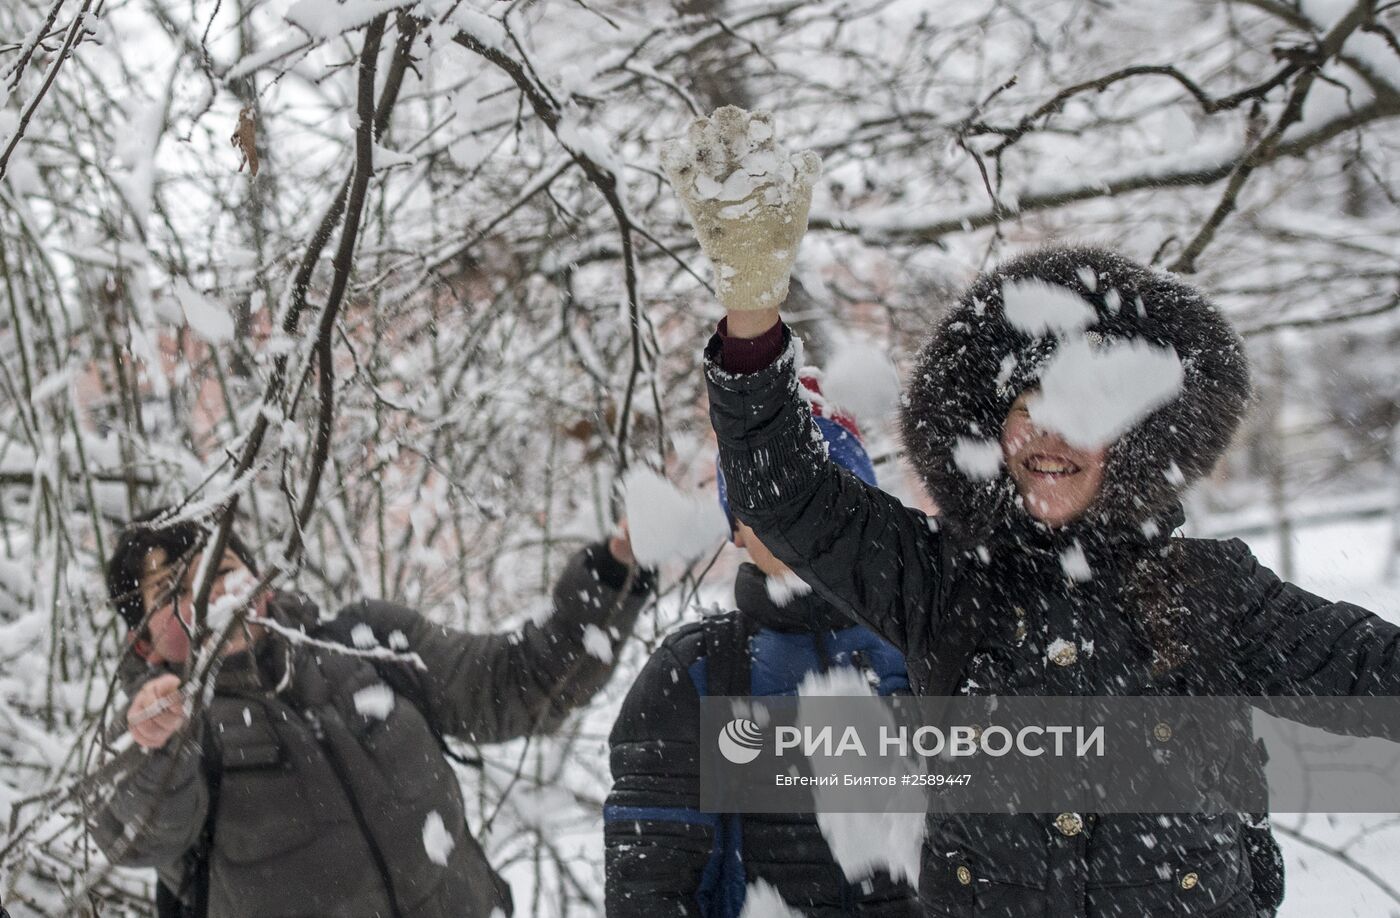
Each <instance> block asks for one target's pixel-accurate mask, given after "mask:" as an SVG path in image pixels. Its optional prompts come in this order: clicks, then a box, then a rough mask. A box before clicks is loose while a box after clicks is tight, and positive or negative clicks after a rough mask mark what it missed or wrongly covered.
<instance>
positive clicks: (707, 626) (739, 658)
mask: <svg viewBox="0 0 1400 918" xmlns="http://www.w3.org/2000/svg"><path fill="white" fill-rule="evenodd" d="M703 627H704V630H705V661H706V662H705V683H706V684H705V694H706V695H747V694H748V693H749V688H750V681H749V663H750V660H749V629H748V625H747V623H746V622H745V621H744V617H743V616H742V615H740V614H739V613H737V612H730V613H727V614H725V615H711V616H708V617H706V618H705V620H704V622H703Z"/></svg>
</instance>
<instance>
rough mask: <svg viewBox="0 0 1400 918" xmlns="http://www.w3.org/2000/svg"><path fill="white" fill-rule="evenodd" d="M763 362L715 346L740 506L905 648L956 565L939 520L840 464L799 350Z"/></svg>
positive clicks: (929, 628) (782, 556) (915, 641)
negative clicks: (741, 360)
mask: <svg viewBox="0 0 1400 918" xmlns="http://www.w3.org/2000/svg"><path fill="white" fill-rule="evenodd" d="M784 334H785V335H786V337H787V347H786V349H785V350H784V352H783V354H782V356H781V357H779V358H778V360H776V361H775V362H774V363H773V364H771V365H770V366H768V367H766V368H765V369H762V370H759V371H758V372H756V373H746V374H733V373H727V372H725V371H724V370H723V369H721V368H720V366H719V363H718V356H719V348H720V340H719V337H718V336H715V337H714V338H711V340H710V344H709V346H708V347H707V348H706V350H705V373H706V378H707V382H708V384H709V395H710V421H711V423H712V424H713V426H714V429H715V435H716V437H717V438H718V440H719V457H720V458H719V461H720V468H721V470H722V471H723V472H724V478H725V485H726V487H727V488H728V494H729V506H730V510H731V511H732V512H733V513H734V515H735V516H736V517H738V518H739V519H740V520H742V521H743V522H745V523H748V524H749V525H750V526H752V527H753V530H754V532H755V533H756V534H757V535H758V537H759V539H760V540H762V542H763V544H764V545H765V546H766V547H767V548H768V549H769V550H770V551H772V552H773V554H774V555H775V556H777V558H778V559H779V560H781V561H783V562H784V563H785V564H787V565H788V566H789V567H790V568H792V569H793V571H794V572H795V573H796V574H797V575H798V576H799V577H801V578H802V579H803V580H805V581H806V582H807V583H808V584H809V585H810V586H811V587H812V588H813V590H815V591H816V592H817V593H818V594H820V595H821V596H822V598H824V599H825V600H827V601H828V602H830V603H831V604H832V605H834V606H836V607H837V608H839V609H841V610H842V611H843V612H845V613H846V614H847V615H850V616H852V617H854V618H856V619H858V620H859V621H861V622H863V623H864V624H866V625H868V626H870V627H871V628H872V629H874V630H875V631H876V632H878V633H879V634H880V635H882V636H883V637H885V638H886V639H887V640H889V641H890V643H892V644H894V645H895V646H896V647H898V648H899V649H900V651H901V652H903V653H905V654H910V653H911V652H912V651H913V649H915V648H917V647H918V646H920V645H921V644H922V643H923V642H924V640H926V638H925V635H927V634H928V633H930V632H933V631H935V630H936V629H937V626H938V621H937V617H938V615H939V614H940V607H941V603H940V602H939V601H938V599H939V596H940V594H941V592H942V587H943V569H944V568H945V566H946V564H945V561H944V555H943V552H942V545H941V544H940V539H939V537H938V535H937V533H936V532H935V531H934V530H935V525H936V524H935V523H934V522H933V521H932V520H930V519H929V518H928V517H927V516H925V515H924V514H923V513H921V512H919V511H918V510H914V509H912V508H909V507H906V506H904V505H903V504H901V503H900V502H899V501H898V500H897V499H895V498H894V497H892V496H891V495H889V494H886V493H885V492H883V491H881V490H879V489H878V488H874V487H871V486H869V485H867V484H865V482H863V481H861V480H860V479H859V478H857V477H855V476H854V475H852V474H851V473H850V472H848V471H846V470H845V469H843V468H841V467H840V466H838V465H836V464H835V463H833V462H832V461H831V460H830V459H829V458H828V457H827V455H826V449H825V442H824V441H823V440H822V438H821V435H820V434H819V433H818V432H817V429H816V426H815V425H814V424H813V422H812V415H811V409H810V408H809V407H808V405H807V403H806V402H805V401H803V400H802V399H801V398H800V397H799V395H798V383H797V375H796V372H795V369H794V367H795V363H796V349H795V347H794V346H793V342H792V337H791V333H790V332H787V331H785V332H784Z"/></svg>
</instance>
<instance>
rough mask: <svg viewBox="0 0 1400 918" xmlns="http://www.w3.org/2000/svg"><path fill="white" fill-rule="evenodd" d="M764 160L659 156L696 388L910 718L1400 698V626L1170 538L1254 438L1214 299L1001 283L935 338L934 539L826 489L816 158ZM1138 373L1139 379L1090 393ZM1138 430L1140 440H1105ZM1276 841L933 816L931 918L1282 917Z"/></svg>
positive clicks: (1224, 828) (1164, 820)
mask: <svg viewBox="0 0 1400 918" xmlns="http://www.w3.org/2000/svg"><path fill="white" fill-rule="evenodd" d="M773 136H774V130H773V125H772V121H771V118H770V117H769V116H767V115H765V114H762V113H757V114H753V115H750V114H749V113H747V112H743V111H741V110H739V109H735V108H732V107H731V108H725V109H721V110H719V111H717V112H716V113H715V115H714V116H713V117H712V118H702V119H697V120H696V121H695V122H694V123H693V124H692V126H691V128H690V131H689V133H688V135H687V137H686V138H685V139H684V140H681V141H676V142H674V143H672V144H671V145H669V146H668V147H666V148H665V149H664V150H663V152H662V163H663V166H664V167H665V169H666V171H667V173H668V175H669V177H670V179H671V181H672V183H673V184H674V186H675V188H676V190H677V193H678V195H679V196H680V198H681V200H682V202H683V204H684V205H685V207H686V209H687V211H688V212H689V214H690V216H691V219H692V222H693V223H694V224H695V227H696V232H697V236H698V237H699V239H700V242H701V246H702V248H703V249H704V251H705V252H706V254H707V255H708V256H709V257H710V258H711V260H712V261H713V262H714V263H715V265H716V272H715V273H716V279H717V281H718V294H719V297H720V300H721V301H722V303H723V304H724V306H725V308H726V317H725V319H724V320H723V321H722V322H721V323H720V325H719V328H718V330H717V332H716V334H715V335H714V336H713V337H712V338H711V339H710V341H709V343H708V345H707V347H706V348H705V353H704V365H705V374H706V379H707V382H708V387H709V398H710V415H711V421H712V424H713V426H714V428H715V432H716V434H717V436H718V440H719V447H720V466H721V469H722V470H723V473H724V475H725V479H726V481H727V483H728V487H729V501H730V506H731V508H732V510H733V513H734V515H735V517H736V518H737V519H739V520H740V521H741V522H743V523H745V524H747V525H748V526H750V527H752V529H753V531H754V532H755V533H756V534H757V536H758V537H759V538H760V539H762V541H763V544H764V545H766V546H767V547H768V548H769V549H770V550H771V551H772V552H773V554H774V555H775V556H776V557H777V558H778V559H779V560H781V561H782V562H783V563H784V564H786V565H788V566H789V567H791V568H792V569H793V570H794V571H795V572H796V573H797V574H798V575H799V576H800V577H801V578H802V579H803V580H804V581H806V582H807V583H809V584H811V585H812V587H813V588H814V591H815V593H816V594H817V595H818V596H820V597H821V598H822V599H824V600H825V601H827V602H828V603H830V604H831V605H832V606H833V607H835V608H837V609H840V610H842V611H843V612H844V613H845V614H847V615H849V616H851V617H852V618H853V619H855V620H857V621H860V622H862V623H864V624H866V625H867V626H869V627H870V628H871V629H873V630H874V631H876V632H877V633H879V634H881V635H882V636H884V637H885V638H886V639H888V640H889V641H890V642H891V643H892V644H894V646H896V647H897V648H899V650H900V651H901V652H902V653H903V654H904V655H905V658H906V661H907V664H908V671H909V677H910V682H911V684H912V686H913V689H914V691H915V692H916V693H917V694H922V695H930V696H950V695H957V694H976V695H1046V696H1076V695H1080V696H1104V695H1193V694H1196V695H1248V696H1267V695H1276V696H1290V695H1317V696H1344V695H1350V696H1363V695H1381V696H1389V695H1400V628H1397V627H1396V626H1395V625H1392V624H1390V623H1388V622H1386V621H1384V620H1382V619H1381V618H1379V617H1378V616H1376V615H1374V614H1372V613H1371V612H1368V611H1367V610H1365V609H1362V608H1359V607H1358V606H1355V605H1352V604H1350V603H1345V602H1332V601H1329V600H1326V599H1323V598H1322V597H1319V596H1315V595H1313V594H1311V593H1309V592H1307V591H1305V590H1302V589H1300V588H1298V587H1297V586H1294V585H1292V584H1289V583H1285V582H1283V581H1281V580H1280V579H1279V578H1278V577H1277V576H1275V575H1274V574H1273V573H1272V572H1271V571H1269V570H1268V569H1267V568H1265V567H1263V566H1262V565H1260V564H1259V563H1258V561H1257V560H1256V559H1255V558H1254V556H1253V555H1252V554H1251V552H1250V550H1249V548H1248V547H1247V546H1246V545H1245V544H1244V543H1243V542H1241V541H1239V540H1228V541H1218V540H1211V539H1187V538H1180V537H1176V536H1174V535H1173V533H1174V530H1176V529H1177V528H1178V527H1179V526H1180V525H1181V523H1182V522H1183V519H1184V516H1183V513H1182V508H1181V503H1180V497H1181V494H1182V492H1183V490H1184V489H1185V488H1187V487H1188V486H1189V485H1190V484H1191V483H1193V482H1194V481H1196V480H1198V479H1199V478H1201V477H1202V476H1203V475H1205V474H1207V473H1208V472H1209V471H1210V470H1211V468H1212V466H1213V465H1214V464H1215V462H1216V460H1217V459H1218V458H1219V457H1220V455H1221V453H1222V452H1223V451H1224V450H1225V448H1226V447H1227V446H1228V444H1229V442H1230V440H1231V438H1232V436H1233V434H1234V432H1235V430H1236V428H1237V426H1238V424H1239V422H1240V420H1241V418H1242V416H1243V415H1244V412H1245V409H1246V406H1247V404H1248V402H1249V400H1250V381H1249V371H1248V366H1247V361H1246V357H1245V352H1244V348H1243V345H1242V343H1241V341H1240V339H1239V337H1238V335H1237V334H1236V333H1235V332H1234V330H1233V329H1232V328H1231V327H1230V325H1229V324H1228V323H1227V322H1226V320H1225V319H1224V318H1223V316H1222V315H1221V314H1220V312H1219V311H1218V310H1217V309H1216V308H1215V306H1214V305H1212V304H1211V303H1210V301H1209V300H1208V299H1207V298H1206V297H1205V296H1204V295H1203V294H1202V293H1201V292H1199V291H1198V290H1196V289H1194V288H1192V287H1190V286H1188V285H1187V284H1185V283H1182V282H1181V281H1180V280H1178V279H1176V278H1174V277H1170V276H1167V275H1165V274H1163V273H1160V272H1157V271H1154V270H1151V269H1149V268H1146V267H1143V266H1141V265H1139V264H1136V263H1134V262H1133V261H1131V260H1130V259H1128V258H1125V257H1123V256H1122V255H1119V254H1116V253H1114V252H1111V251H1107V250H1104V249H1100V248H1093V247H1086V246H1052V247H1049V248H1044V249H1040V250H1038V251H1033V252H1030V253H1027V254H1025V255H1021V256H1019V257H1016V258H1012V259H1010V260H1008V261H1006V262H1004V263H1002V264H1001V265H999V266H997V267H995V268H992V269H991V270H988V271H986V272H985V273H983V274H982V275H981V276H979V277H978V278H977V279H976V280H975V281H974V282H973V283H972V284H971V286H970V287H969V288H968V289H967V290H966V291H965V292H964V293H963V294H962V295H961V297H960V298H959V299H958V301H957V302H956V304H954V305H953V307H952V309H951V310H950V311H948V312H947V313H946V315H944V316H943V317H942V318H941V319H939V320H938V321H937V322H936V323H935V324H934V326H933V328H932V330H931V332H930V334H929V337H928V339H927V341H926V342H925V344H924V346H923V348H922V350H921V351H920V352H919V355H918V357H917V359H916V360H915V362H914V365H913V369H912V373H911V375H910V378H909V381H908V384H907V388H906V391H905V394H904V399H903V402H902V415H901V426H902V434H903V440H904V446H905V450H906V456H907V457H908V459H909V460H910V461H911V462H912V464H913V466H914V468H915V469H916V470H917V472H918V473H919V474H920V476H921V478H922V479H923V484H924V485H925V487H926V489H927V491H928V493H929V495H930V496H931V497H932V498H933V500H934V501H935V502H936V504H937V507H938V511H939V512H938V516H937V518H936V519H931V518H929V517H926V516H925V514H923V513H922V512H920V511H917V510H914V509H912V508H909V507H906V506H903V505H902V504H901V503H900V502H899V501H898V500H897V499H895V498H894V497H892V496H890V495H888V494H885V493H883V492H881V491H878V490H876V489H874V488H871V487H869V486H868V485H866V484H865V483H864V482H862V481H860V480H859V479H858V478H856V477H855V476H853V475H850V474H849V473H847V472H846V471H844V470H843V469H841V468H839V467H838V466H837V465H835V464H834V463H832V462H831V461H830V460H829V459H828V458H827V456H826V455H825V453H824V451H823V450H822V449H821V447H820V444H819V442H818V441H817V440H816V439H815V438H814V437H813V436H812V423H813V422H812V418H811V412H810V410H809V409H808V407H807V405H806V403H805V402H804V401H803V400H802V399H801V398H799V397H798V390H797V384H796V380H795V375H794V363H795V353H796V347H795V342H794V340H793V336H792V333H791V332H790V331H789V330H788V328H787V327H786V326H785V325H784V324H783V323H782V322H781V321H780V316H779V306H780V305H781V303H782V301H783V298H784V297H785V295H786V290H787V281H788V273H789V272H790V270H791V266H792V263H793V261H792V260H793V258H794V257H795V254H796V249H797V246H798V244H799V242H800V240H801V237H802V235H803V233H804V232H805V229H806V225H807V209H808V202H809V201H810V196H811V190H812V184H813V182H814V181H815V178H816V175H817V173H818V171H819V166H820V161H819V160H818V159H817V158H816V156H815V155H814V154H811V153H805V154H799V155H796V156H788V155H786V154H785V153H783V151H782V150H781V149H779V148H778V147H777V146H776V144H775V143H774V142H773ZM1123 355H1130V356H1131V360H1129V361H1128V362H1129V363H1131V365H1132V366H1133V367H1134V368H1138V367H1141V368H1143V370H1142V372H1135V373H1129V374H1123V373H1118V374H1116V375H1115V374H1114V373H1112V372H1105V373H1104V374H1103V375H1104V378H1105V379H1108V380H1110V381H1111V382H1110V384H1109V387H1105V386H1104V385H1097V386H1090V387H1087V388H1086V387H1084V386H1083V385H1081V383H1082V382H1083V379H1084V378H1085V374H1089V375H1090V376H1092V373H1091V372H1090V371H1094V370H1095V368H1098V369H1099V370H1103V369H1104V368H1105V367H1108V369H1110V370H1111V369H1112V367H1113V365H1115V364H1114V361H1116V360H1118V359H1119V358H1121V357H1123ZM1117 366H1119V367H1121V364H1117ZM1066 392H1068V393H1078V394H1079V395H1080V396H1082V397H1083V402H1082V403H1080V404H1076V403H1074V400H1073V399H1072V398H1067V397H1066V395H1065V393H1066ZM1124 404H1130V405H1135V406H1136V410H1135V414H1136V416H1135V417H1133V418H1130V419H1129V420H1128V422H1127V423H1124V424H1117V425H1115V424H1113V423H1109V422H1111V421H1113V420H1114V418H1113V415H1114V414H1115V413H1116V412H1117V411H1118V409H1119V408H1121V407H1122V405H1124ZM1119 420H1121V418H1120V419H1119ZM1258 828H1259V823H1258V821H1257V820H1252V821H1251V820H1247V819H1246V818H1244V816H1243V815H1242V814H1233V813H1224V814H1198V815H1197V814H1178V815H1173V816H1164V817H1158V816H1155V815H1151V814H1131V813H1129V814H1093V813H1058V814H1053V813H1052V814H1040V813H1016V814H1006V815H987V814H956V813H955V814H936V815H931V816H930V817H929V826H928V834H927V836H926V841H925V847H924V853H923V866H922V870H921V874H920V895H921V898H922V902H923V905H924V908H925V909H926V912H927V914H931V915H939V916H971V915H974V914H975V915H977V916H979V918H1024V916H1028V915H1055V916H1060V918H1109V916H1113V918H1128V916H1132V918H1140V916H1143V915H1167V914H1170V915H1176V916H1212V918H1256V916H1262V915H1272V914H1274V911H1275V909H1276V908H1277V907H1278V904H1279V900H1280V898H1281V894H1282V875H1281V865H1280V863H1279V861H1278V859H1277V853H1276V849H1270V848H1269V846H1268V842H1267V832H1266V833H1265V835H1264V837H1263V838H1262V839H1261V837H1260V836H1259V835H1258V834H1257V833H1256V832H1254V831H1253V830H1256V829H1258Z"/></svg>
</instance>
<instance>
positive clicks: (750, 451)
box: [662, 107, 945, 653]
mask: <svg viewBox="0 0 1400 918" xmlns="http://www.w3.org/2000/svg"><path fill="white" fill-rule="evenodd" d="M662 164H663V166H664V167H665V169H666V171H667V173H668V175H669V176H670V178H671V181H672V183H673V184H674V186H675V188H676V192H677V194H678V195H680V198H681V201H682V203H683V204H684V205H685V207H686V210H687V212H688V213H689V214H690V216H691V220H692V222H693V223H694V224H695V230H696V235H697V237H698V238H699V240H700V245H701V248H703V249H704V251H705V253H706V254H707V255H708V256H709V257H710V260H711V261H712V262H713V263H714V266H715V279H716V287H717V289H718V293H719V298H720V300H721V302H722V303H723V304H724V306H725V310H726V318H725V321H724V323H723V324H722V325H721V328H720V334H719V335H717V336H716V337H715V338H713V339H712V340H711V342H710V345H709V347H708V348H707V349H706V352H705V357H706V375H707V378H708V382H709V394H710V419H711V422H712V423H713V425H714V428H715V433H716V435H717V436H718V438H719V448H720V466H721V468H722V470H723V471H724V475H725V480H726V483H727V485H728V487H729V501H730V508H731V509H732V510H733V512H734V514H735V516H737V517H738V518H739V519H741V520H743V521H744V522H746V523H748V524H749V525H750V526H752V527H753V529H754V531H755V532H756V533H757V534H758V537H759V538H760V539H761V540H762V541H763V543H764V545H766V546H768V548H769V549H770V550H772V551H773V553H774V554H775V555H776V556H777V557H778V558H779V559H781V560H782V561H783V562H784V563H786V564H787V565H788V566H789V567H791V568H792V569H793V570H794V571H795V572H796V573H797V574H798V575H799V576H800V577H802V579H804V580H805V581H807V583H809V584H810V585H811V586H812V587H813V588H814V589H815V590H817V591H818V592H819V593H821V594H822V595H823V597H824V598H826V599H827V600H828V601H830V602H832V603H833V604H835V605H836V606H837V607H838V608H841V609H843V610H844V611H846V612H847V613H848V614H850V615H852V616H854V617H856V618H858V619H860V620H861V621H864V622H865V623H866V624H868V625H870V626H871V627H872V628H874V629H875V630H876V631H878V632H879V633H880V634H882V635H883V636H884V637H886V638H887V639H888V640H890V641H891V642H892V643H893V644H895V646H897V647H899V648H900V650H902V651H904V652H905V653H909V652H911V651H912V650H915V649H917V647H918V646H919V642H921V641H923V640H925V639H926V638H925V635H927V634H928V633H929V632H930V631H932V630H934V629H935V628H936V626H937V622H936V620H931V618H936V616H937V614H938V610H939V607H940V605H941V604H940V602H939V599H940V592H941V590H942V588H943V583H944V577H943V568H944V567H945V561H944V558H943V551H942V546H941V543H940V540H939V539H938V538H937V536H936V534H935V533H934V532H933V531H932V530H931V527H930V524H929V521H928V519H927V518H926V517H925V516H924V515H923V514H921V513H919V512H918V511H915V510H911V509H909V508H907V507H905V506H903V505H902V504H900V503H899V501H897V500H895V499H894V498H893V497H890V496H889V495H887V494H885V493H884V492H882V491H879V490H878V489H875V488H870V487H868V486H866V485H865V484H864V483H863V482H861V481H860V480H858V479H857V478H855V477H854V476H852V475H850V474H849V473H847V472H846V471H844V470H843V469H840V468H839V467H837V466H836V465H835V464H833V463H832V462H830V461H829V460H828V458H827V456H826V453H825V449H824V446H823V442H822V440H821V437H820V436H819V435H818V434H817V432H816V429H815V427H814V425H813V423H812V419H811V412H810V410H809V408H808V406H807V404H806V402H804V401H803V400H802V399H801V398H800V397H799V394H798V385H797V378H796V369H797V367H796V360H797V355H796V350H795V347H794V343H793V341H792V338H791V334H790V333H789V332H788V331H787V329H786V328H785V327H783V326H781V325H780V324H778V323H779V313H778V307H779V305H780V304H781V303H782V301H783V298H784V297H785V296H786V295H787V288H788V279H789V276H790V275H791V272H792V265H793V260H794V258H795V257H796V254H797V246H798V245H799V243H800V242H801V239H802V236H803V234H804V233H805V232H806V229H807V211H808V207H809V205H810V202H811V195H812V185H813V183H814V182H815V180H816V177H817V175H818V174H819V172H820V160H819V159H818V158H817V157H816V155H815V154H813V153H810V152H806V153H800V154H797V155H793V156H789V155H787V154H786V153H784V152H783V151H781V150H780V149H779V148H778V147H777V146H776V144H775V143H774V140H773V125H772V122H771V119H770V118H769V116H768V115H766V114H764V113H755V114H753V115H750V114H748V113H747V112H743V111H741V110H739V109H737V108H733V107H726V108H722V109H719V110H718V111H716V112H715V114H714V116H713V117H712V118H700V119H696V121H695V122H694V123H692V125H691V127H690V130H689V132H688V133H687V135H686V137H685V138H684V139H683V140H678V141H674V142H672V143H670V144H668V145H667V146H666V147H665V148H664V149H663V151H662ZM912 609H918V610H921V614H919V615H915V616H910V615H909V614H908V613H909V611H910V610H912ZM911 619H912V620H911Z"/></svg>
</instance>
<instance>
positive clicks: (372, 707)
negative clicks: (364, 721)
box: [355, 682, 394, 720]
mask: <svg viewBox="0 0 1400 918" xmlns="http://www.w3.org/2000/svg"><path fill="white" fill-rule="evenodd" d="M355 710H356V712H358V713H359V714H360V715H361V716H363V717H372V718H374V719H375V720H388V719H389V714H390V712H392V711H393V710H394V690H393V689H391V688H389V686H387V685H385V684H384V683H382V682H380V683H377V684H375V685H367V686H365V687H364V688H362V689H360V690H359V691H358V692H356V693H355Z"/></svg>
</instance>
